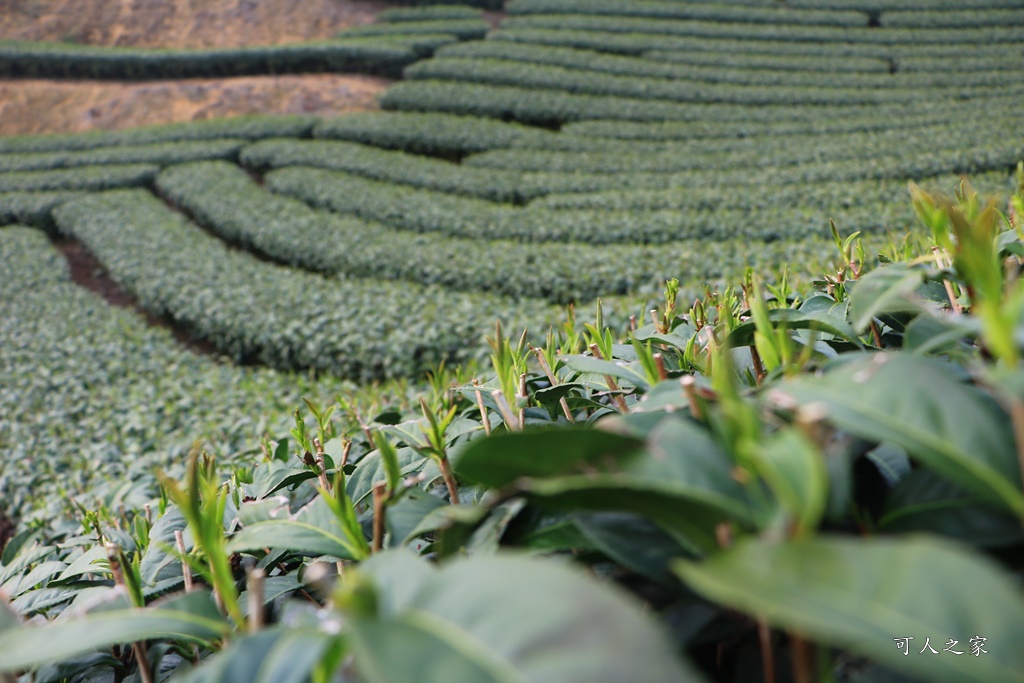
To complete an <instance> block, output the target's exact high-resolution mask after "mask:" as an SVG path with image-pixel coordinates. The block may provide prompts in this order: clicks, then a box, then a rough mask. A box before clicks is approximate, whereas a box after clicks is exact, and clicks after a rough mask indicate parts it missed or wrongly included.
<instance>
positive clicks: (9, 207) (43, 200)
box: [0, 190, 86, 231]
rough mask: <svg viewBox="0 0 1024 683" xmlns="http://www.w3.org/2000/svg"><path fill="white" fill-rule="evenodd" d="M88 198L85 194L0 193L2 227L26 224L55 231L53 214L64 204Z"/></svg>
mask: <svg viewBox="0 0 1024 683" xmlns="http://www.w3.org/2000/svg"><path fill="white" fill-rule="evenodd" d="M84 196H86V193H85V192H69V191H61V190H57V191H52V192H0V225H11V224H14V223H24V224H25V225H31V226H33V227H36V228H42V229H44V230H47V231H52V230H54V224H53V217H52V216H51V212H52V211H53V209H55V208H56V207H58V206H60V205H61V204H63V203H64V202H69V201H71V200H72V199H79V198H81V197H84Z"/></svg>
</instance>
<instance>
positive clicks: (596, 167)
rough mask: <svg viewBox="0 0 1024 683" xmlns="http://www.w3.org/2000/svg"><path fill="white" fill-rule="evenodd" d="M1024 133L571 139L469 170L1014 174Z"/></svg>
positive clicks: (992, 128) (974, 129)
mask: <svg viewBox="0 0 1024 683" xmlns="http://www.w3.org/2000/svg"><path fill="white" fill-rule="evenodd" d="M1019 128H1020V124H1019V121H1018V120H1017V119H1016V118H1013V117H1011V118H1005V119H996V118H993V119H992V120H986V121H981V122H978V123H977V124H976V125H974V126H970V127H965V126H962V125H957V124H955V123H954V124H950V123H941V124H936V125H932V126H923V127H919V128H914V129H898V130H891V131H889V130H884V131H872V132H857V133H849V134H843V135H834V136H815V137H813V138H811V139H808V140H801V139H795V138H792V137H783V138H779V139H775V138H767V139H765V138H758V137H755V138H744V139H739V140H731V139H712V140H707V141H704V140H694V141H689V142H681V143H665V142H661V141H659V142H649V143H648V142H636V141H622V140H614V141H608V140H600V139H598V140H595V139H588V138H572V137H567V138H564V139H560V145H556V146H553V148H552V149H519V148H513V149H498V150H492V151H489V152H483V153H481V154H476V155H473V156H471V157H468V158H467V159H466V160H465V162H464V165H466V166H473V167H481V168H490V169H502V170H513V171H522V172H529V171H549V172H550V171H555V172H557V171H563V172H569V173H637V172H651V173H676V172H679V171H688V170H711V169H730V168H751V167H757V166H759V165H770V166H777V167H786V166H791V165H794V164H808V163H815V162H821V161H829V162H839V161H853V162H861V163H870V162H871V161H873V160H875V159H882V158H890V157H899V156H903V157H906V158H914V157H915V156H918V155H926V154H932V155H936V154H943V155H956V154H958V153H961V152H963V151H964V150H971V151H972V152H975V153H984V154H986V155H987V156H988V157H990V159H991V161H990V163H993V164H995V167H998V168H1011V167H1012V166H1013V165H1014V162H1015V161H1016V160H1018V159H1020V158H1021V157H1022V156H1024V144H1022V143H1020V142H1014V139H1015V138H1014V136H1015V135H1016V134H1017V131H1018V130H1019ZM1001 150H1003V151H1004V153H1003V154H1002V155H1000V154H999V152H1000V151H1001ZM990 168H992V167H990ZM976 170H986V169H976Z"/></svg>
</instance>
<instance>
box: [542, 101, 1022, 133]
mask: <svg viewBox="0 0 1024 683" xmlns="http://www.w3.org/2000/svg"><path fill="white" fill-rule="evenodd" d="M1018 101H1019V100H1018V98H1016V97H1006V98H992V99H989V100H988V101H987V103H986V104H987V110H988V111H992V112H993V114H994V116H996V117H1003V116H1007V117H1008V116H1010V115H1011V113H1012V112H1013V110H1014V107H1016V106H1017V102H1018ZM972 111H977V106H976V105H975V104H974V103H973V102H966V103H949V104H947V106H944V107H943V106H937V107H918V108H915V109H914V110H913V111H908V112H905V113H904V114H903V115H899V116H898V117H897V115H896V112H895V111H892V110H889V109H882V110H875V111H872V110H868V109H863V110H862V109H855V108H854V109H850V110H848V111H846V112H845V113H844V112H842V111H835V110H832V109H828V110H825V111H822V112H821V114H823V115H822V116H813V115H812V116H809V117H807V116H801V114H803V113H806V112H795V115H794V117H793V119H792V120H788V121H786V120H780V121H775V120H769V121H764V120H756V121H751V120H746V121H743V120H736V121H732V120H727V121H696V120H694V121H623V120H600V119H598V120H591V121H580V122H575V123H570V124H567V125H565V126H564V127H563V128H562V130H561V132H562V133H568V134H571V135H574V136H575V135H585V136H590V137H596V138H610V139H617V140H637V141H652V142H669V141H678V140H702V139H707V138H750V137H763V138H765V139H768V138H773V137H777V136H785V135H820V136H824V135H836V134H848V133H857V132H871V131H888V130H897V129H915V128H919V127H921V126H934V125H937V124H949V123H950V122H951V121H956V120H958V119H962V118H963V117H967V116H970V115H971V112H972ZM812 114H813V112H812Z"/></svg>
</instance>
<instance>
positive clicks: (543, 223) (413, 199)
mask: <svg viewBox="0 0 1024 683" xmlns="http://www.w3.org/2000/svg"><path fill="white" fill-rule="evenodd" d="M695 175H698V174H695ZM705 175H706V174H705ZM610 177H611V178H615V176H610ZM665 177H666V178H671V176H665ZM737 182H740V181H739V180H738V181H737ZM266 184H267V187H269V188H270V189H271V190H273V191H274V192H280V193H283V194H286V195H289V196H292V197H297V198H298V199H301V200H302V201H304V202H306V203H308V204H310V205H312V206H314V207H317V208H324V209H329V210H331V211H335V212H337V213H342V214H349V215H355V216H359V217H361V218H363V219H366V220H374V221H379V222H381V223H385V224H386V225H388V226H391V227H393V228H397V229H402V230H412V231H416V232H432V233H441V234H445V235H450V236H455V237H466V238H471V239H487V240H495V239H515V240H522V241H529V242H584V243H588V244H621V243H627V244H628V243H641V244H649V243H657V244H664V243H668V242H678V241H681V240H690V239H707V240H733V239H754V240H766V241H767V240H779V239H782V240H790V239H806V238H808V237H813V236H820V235H823V234H825V231H826V230H827V226H828V219H829V217H832V218H834V219H835V221H836V222H837V223H838V224H839V225H841V226H842V227H843V229H844V230H846V231H854V230H862V231H866V232H878V231H884V230H892V229H899V228H901V227H903V226H906V225H908V224H909V223H910V222H911V219H912V215H911V212H910V210H909V209H907V208H906V207H905V206H894V207H879V206H853V207H848V208H838V209H837V210H836V211H834V212H830V213H828V214H826V213H824V212H821V211H816V210H812V209H806V208H790V207H774V208H771V209H765V210H762V211H758V212H754V213H752V212H751V211H749V210H745V209H744V210H740V209H734V208H731V207H730V208H728V209H724V210H721V211H699V210H694V211H689V212H686V213H681V212H680V211H677V210H654V211H642V212H641V211H605V210H587V211H583V210H581V211H560V210H552V209H547V208H544V207H536V208H534V207H526V208H517V207H511V206H507V205H506V206H503V205H497V204H491V203H489V202H484V201H481V200H478V199H471V198H468V197H456V196H453V195H446V194H441V193H438V192H431V191H428V190H420V189H414V188H398V187H396V186H394V185H390V184H387V183H380V182H376V181H372V180H366V179H363V178H358V177H356V176H351V175H348V174H344V173H337V172H332V171H323V170H319V169H309V168H302V167H295V168H285V169H282V170H279V171H274V172H272V173H270V174H268V175H267V176H266ZM620 184H621V183H620Z"/></svg>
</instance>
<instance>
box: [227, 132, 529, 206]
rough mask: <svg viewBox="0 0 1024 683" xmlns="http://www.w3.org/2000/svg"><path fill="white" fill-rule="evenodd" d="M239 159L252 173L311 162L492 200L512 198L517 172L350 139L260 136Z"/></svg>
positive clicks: (416, 185) (316, 164)
mask: <svg viewBox="0 0 1024 683" xmlns="http://www.w3.org/2000/svg"><path fill="white" fill-rule="evenodd" d="M241 159H242V163H243V164H244V165H245V166H247V167H249V168H252V169H254V170H258V171H262V170H266V169H271V168H282V167H285V166H314V167H317V168H325V169H329V170H332V171H345V172H347V173H353V174H355V175H360V176H364V177H366V178H372V179H374V180H383V181H387V182H392V183H402V184H404V185H412V186H415V187H424V188H428V189H431V190H438V191H440V192H449V193H452V194H459V195H467V196H471V197H482V198H484V199H489V200H491V201H496V202H514V201H518V198H517V190H516V181H517V180H518V178H519V176H520V174H509V173H503V172H501V171H498V172H483V173H480V172H479V170H478V169H473V168H464V167H462V166H460V165H456V164H452V163H449V162H447V161H441V160H440V159H431V158H429V157H422V156H418V155H415V154H407V153H405V152H395V151H387V150H382V149H377V148H375V147H368V146H366V145H358V144H355V143H351V142H332V141H326V140H315V141H305V140H264V141H263V142H258V143H256V144H254V145H252V146H250V147H247V148H245V149H244V150H243V151H242V155H241Z"/></svg>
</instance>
